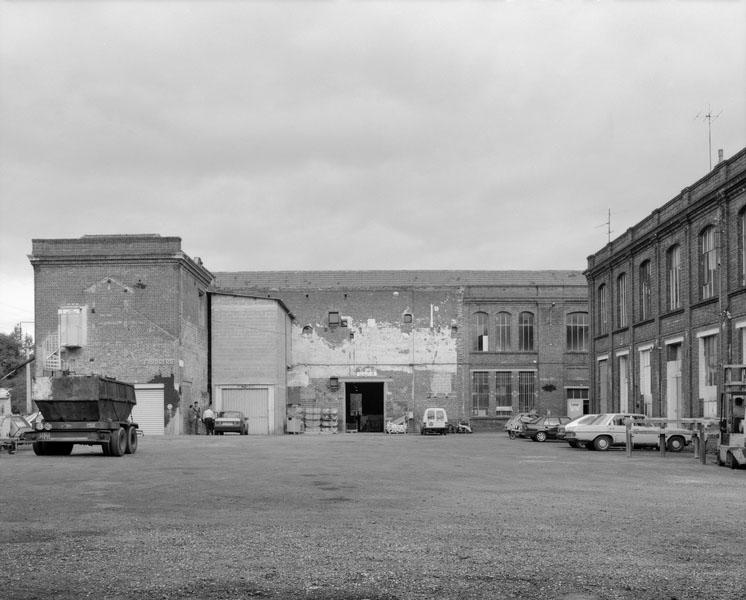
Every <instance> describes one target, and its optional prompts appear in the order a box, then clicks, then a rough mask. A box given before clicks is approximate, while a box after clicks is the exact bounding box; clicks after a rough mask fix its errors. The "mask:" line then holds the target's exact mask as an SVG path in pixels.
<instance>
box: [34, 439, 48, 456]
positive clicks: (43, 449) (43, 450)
mask: <svg viewBox="0 0 746 600" xmlns="http://www.w3.org/2000/svg"><path fill="white" fill-rule="evenodd" d="M33 448H34V454H36V456H46V455H47V454H49V452H47V444H46V442H34V444H33Z"/></svg>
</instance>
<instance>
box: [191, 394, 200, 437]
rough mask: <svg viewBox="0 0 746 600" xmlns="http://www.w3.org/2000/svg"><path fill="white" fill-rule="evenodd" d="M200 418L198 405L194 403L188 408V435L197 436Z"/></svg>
mask: <svg viewBox="0 0 746 600" xmlns="http://www.w3.org/2000/svg"><path fill="white" fill-rule="evenodd" d="M201 416H202V415H201V414H200V410H199V404H197V402H195V403H194V404H192V405H191V406H190V407H189V433H191V434H192V435H199V420H200V417H201Z"/></svg>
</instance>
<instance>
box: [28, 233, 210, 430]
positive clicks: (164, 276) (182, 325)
mask: <svg viewBox="0 0 746 600" xmlns="http://www.w3.org/2000/svg"><path fill="white" fill-rule="evenodd" d="M32 244H33V245H32V254H31V255H30V257H29V259H30V261H31V264H32V265H33V268H34V285H35V290H34V291H35V316H36V332H37V339H36V356H37V357H38V359H37V360H36V362H35V364H36V367H35V369H36V377H37V380H40V378H42V377H44V376H46V375H50V374H51V372H52V370H62V371H71V372H75V373H79V374H90V373H98V374H102V375H109V376H112V377H116V378H119V379H121V380H123V381H128V382H131V383H145V382H163V383H166V402H167V403H170V404H172V405H173V407H174V410H175V411H176V409H178V408H179V407H180V406H181V407H184V406H187V405H188V404H189V403H191V402H194V401H198V402H201V403H204V402H205V401H206V400H207V398H208V390H207V295H206V291H207V289H208V287H209V284H210V282H211V280H212V274H211V273H210V272H209V271H207V270H206V269H205V268H204V267H203V266H202V265H201V262H200V261H194V260H192V259H191V258H189V257H188V256H187V255H186V254H184V253H183V252H182V250H181V240H180V239H179V238H175V237H160V236H157V235H139V236H138V235H128V236H106V235H103V236H84V237H82V238H79V239H55V240H33V243H32ZM61 307H74V308H75V309H79V310H80V317H79V318H80V319H83V320H84V329H85V332H84V336H85V339H84V341H83V342H82V343H80V345H77V344H76V345H68V346H65V345H64V344H65V343H66V340H65V339H59V337H58V336H60V334H61V333H64V327H63V332H61V331H60V316H59V310H60V308H61ZM76 318H78V317H76ZM57 357H58V365H57V366H56V367H55V366H53V363H54V361H55V360H57ZM183 412H184V411H176V414H182V413H183ZM177 429H178V428H177Z"/></svg>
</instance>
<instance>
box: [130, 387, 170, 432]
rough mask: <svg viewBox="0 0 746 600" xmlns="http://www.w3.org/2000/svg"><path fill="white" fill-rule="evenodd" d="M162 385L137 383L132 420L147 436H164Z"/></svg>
mask: <svg viewBox="0 0 746 600" xmlns="http://www.w3.org/2000/svg"><path fill="white" fill-rule="evenodd" d="M163 394H164V392H163V384H162V383H136V384H135V400H137V404H135V406H133V407H132V420H133V421H134V422H135V423H137V426H138V427H139V428H140V430H141V431H142V432H143V433H144V434H145V435H163V433H164V421H165V419H164V412H163V411H164V406H163Z"/></svg>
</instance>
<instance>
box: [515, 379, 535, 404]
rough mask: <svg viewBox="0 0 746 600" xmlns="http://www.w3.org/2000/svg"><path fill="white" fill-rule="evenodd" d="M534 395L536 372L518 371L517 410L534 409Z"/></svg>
mask: <svg viewBox="0 0 746 600" xmlns="http://www.w3.org/2000/svg"><path fill="white" fill-rule="evenodd" d="M535 396H536V373H534V372H533V371H519V372H518V411H519V412H528V411H530V410H533V409H534V403H535Z"/></svg>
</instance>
